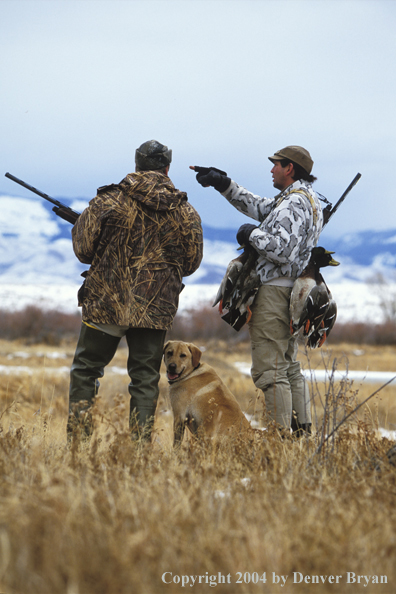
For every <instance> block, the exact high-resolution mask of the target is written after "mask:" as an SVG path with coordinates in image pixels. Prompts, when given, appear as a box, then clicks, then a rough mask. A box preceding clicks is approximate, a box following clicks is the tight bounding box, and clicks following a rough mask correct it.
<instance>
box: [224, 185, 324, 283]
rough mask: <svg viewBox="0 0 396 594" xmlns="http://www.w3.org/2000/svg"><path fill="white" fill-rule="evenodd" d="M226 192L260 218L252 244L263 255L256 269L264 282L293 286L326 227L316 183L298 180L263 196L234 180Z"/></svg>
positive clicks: (235, 203)
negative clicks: (270, 194) (315, 187)
mask: <svg viewBox="0 0 396 594" xmlns="http://www.w3.org/2000/svg"><path fill="white" fill-rule="evenodd" d="M222 195H223V196H224V197H225V198H226V199H227V200H228V202H230V204H232V206H234V207H235V208H237V209H238V210H239V211H240V212H242V213H243V214H245V215H247V216H248V217H250V218H252V219H255V220H256V221H259V227H258V228H257V229H255V230H253V231H252V233H251V234H250V237H249V243H250V244H251V245H252V246H254V248H255V250H256V251H257V252H258V254H259V256H258V259H257V265H256V270H257V273H258V275H259V277H260V281H261V283H262V284H264V283H268V284H273V285H280V286H290V287H291V286H292V285H293V283H294V281H295V280H296V278H297V277H298V276H299V275H300V274H301V272H302V271H303V270H304V268H305V267H306V265H307V264H308V261H309V258H310V255H311V251H312V248H313V247H315V246H316V244H317V242H318V238H319V235H320V232H321V230H322V226H323V215H322V207H321V205H320V202H319V198H318V196H317V195H316V193H315V191H314V190H313V189H312V185H311V184H310V183H308V182H306V181H301V180H297V181H295V182H294V183H293V184H292V185H290V186H289V187H288V188H286V189H285V190H284V191H283V192H281V193H280V194H278V195H277V196H275V197H274V198H261V197H260V196H257V195H256V194H252V193H251V192H249V191H248V190H246V189H245V188H243V187H242V186H239V185H238V184H237V183H236V182H235V181H233V180H231V184H230V185H229V187H228V188H227V190H226V191H225V192H222Z"/></svg>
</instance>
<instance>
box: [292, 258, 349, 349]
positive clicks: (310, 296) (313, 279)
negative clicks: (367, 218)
mask: <svg viewBox="0 0 396 594" xmlns="http://www.w3.org/2000/svg"><path fill="white" fill-rule="evenodd" d="M332 254H334V252H329V251H328V250H326V249H325V248H323V247H316V248H314V249H313V250H312V254H311V258H310V261H309V263H308V266H307V267H306V268H305V269H304V271H303V272H302V273H301V275H300V276H299V278H298V279H297V280H296V281H295V283H294V285H293V289H292V293H291V296H290V331H291V333H292V334H295V333H296V332H298V331H299V330H300V328H303V334H304V336H308V339H309V338H310V337H312V338H311V340H310V341H309V342H310V343H311V344H310V345H309V346H311V348H316V346H321V345H322V344H323V342H324V341H325V340H326V337H327V336H328V334H329V332H330V330H331V328H332V327H333V326H334V323H335V317H336V314H337V306H336V303H335V301H334V299H333V298H332V296H331V292H330V290H329V288H328V287H327V285H326V283H325V281H324V278H323V276H322V275H321V273H320V271H319V269H320V268H324V267H325V266H338V265H339V262H337V261H336V260H334V259H333V257H332ZM330 306H331V307H330ZM329 308H330V309H329ZM319 343H320V344H319ZM313 345H315V346H313Z"/></svg>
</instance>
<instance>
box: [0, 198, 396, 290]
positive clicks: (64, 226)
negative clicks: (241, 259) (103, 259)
mask: <svg viewBox="0 0 396 594" xmlns="http://www.w3.org/2000/svg"><path fill="white" fill-rule="evenodd" d="M63 202H65V203H66V204H68V205H70V206H72V207H73V208H74V209H75V210H77V211H81V210H82V209H83V208H84V206H85V205H86V204H87V202H86V201H83V200H80V201H76V200H74V201H70V200H68V199H67V198H65V199H64V200H63ZM0 208H1V213H2V224H1V230H0V248H1V249H0V279H1V281H2V283H8V284H12V283H14V284H20V283H30V284H34V283H37V284H40V283H41V284H51V283H58V284H59V283H79V281H80V273H81V272H82V271H83V270H85V269H86V268H87V267H86V266H84V265H82V264H80V263H79V262H78V260H77V259H76V257H75V256H74V253H73V249H72V245H71V225H70V224H69V223H67V222H65V221H63V220H62V219H60V218H59V217H57V216H56V215H55V214H54V213H53V212H52V210H51V208H52V207H51V205H50V204H49V203H47V202H45V201H44V200H40V199H39V198H36V197H32V198H30V197H29V198H20V197H11V196H5V195H2V196H0ZM236 231H237V229H221V228H217V227H213V226H209V225H204V242H205V243H204V258H203V262H202V265H201V267H200V269H199V270H198V271H197V272H196V273H195V274H194V275H193V276H192V277H190V278H188V279H186V284H212V283H213V284H218V283H219V282H220V281H221V279H222V278H223V275H224V272H225V269H226V267H227V264H228V262H229V261H230V260H231V259H232V258H235V257H236V256H237V255H238V253H239V252H237V247H238V245H237V242H236V239H235V235H236ZM319 243H320V245H324V247H326V248H327V249H330V250H332V251H334V252H335V258H336V259H337V260H338V261H339V262H340V263H341V266H338V267H337V268H334V269H327V270H326V280H328V281H330V282H343V281H344V280H353V281H357V282H364V281H367V280H368V279H369V278H372V277H373V276H375V275H378V274H382V275H383V276H385V277H386V278H387V279H389V280H392V281H393V280H395V278H396V229H390V230H387V231H381V232H379V231H364V232H360V233H351V234H349V235H347V236H345V237H343V238H342V239H332V238H331V236H329V235H328V233H327V230H326V231H325V232H324V233H323V236H322V238H321V241H320V242H319Z"/></svg>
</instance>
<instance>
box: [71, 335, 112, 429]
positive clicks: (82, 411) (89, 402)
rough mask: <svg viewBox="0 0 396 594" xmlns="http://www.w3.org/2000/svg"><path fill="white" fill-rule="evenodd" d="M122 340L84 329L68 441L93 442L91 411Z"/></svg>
mask: <svg viewBox="0 0 396 594" xmlns="http://www.w3.org/2000/svg"><path fill="white" fill-rule="evenodd" d="M119 342H120V338H118V337H114V336H111V335H110V334H106V333H105V332H102V331H101V330H97V329H96V328H92V327H90V326H87V325H86V324H84V323H83V324H82V325H81V331H80V336H79V339H78V343H77V347H76V352H75V354H74V359H73V363H72V366H71V370H70V390H69V419H68V423H67V435H68V438H70V437H71V436H72V434H75V435H76V434H78V436H79V437H82V438H85V439H86V438H89V437H90V436H91V435H92V432H93V423H92V415H91V408H92V406H93V403H94V399H95V396H96V395H97V393H98V390H99V385H100V384H99V378H102V377H103V375H104V369H105V367H106V365H108V364H109V363H110V361H111V360H112V359H113V357H114V355H115V353H116V350H117V347H118V344H119Z"/></svg>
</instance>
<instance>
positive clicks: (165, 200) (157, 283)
mask: <svg viewBox="0 0 396 594" xmlns="http://www.w3.org/2000/svg"><path fill="white" fill-rule="evenodd" d="M72 238H73V249H74V252H75V254H76V256H77V258H78V259H79V260H80V261H81V262H84V263H87V264H90V265H91V266H90V269H89V271H88V273H87V277H86V279H85V282H84V285H83V287H82V288H81V290H80V292H79V305H82V312H83V319H84V320H85V321H92V322H96V323H102V324H116V325H119V326H129V327H134V328H153V329H162V330H167V329H168V328H170V327H171V325H172V321H173V318H174V316H175V314H176V311H177V307H178V303H179V293H180V290H181V286H182V277H183V276H189V275H190V274H192V273H193V272H194V271H195V270H196V269H197V268H198V267H199V265H200V263H201V260H202V249H203V247H202V246H203V239H202V227H201V219H200V217H199V215H198V213H197V212H196V210H195V209H194V208H193V207H192V206H191V205H190V204H189V202H188V200H187V194H186V193H185V192H181V191H179V190H177V189H176V188H175V187H174V185H173V184H172V182H171V180H170V179H169V177H167V176H166V175H164V174H162V173H159V172H155V171H142V172H139V173H130V174H129V175H127V176H126V177H125V178H124V179H123V180H122V181H121V182H120V184H118V185H111V186H104V187H103V188H99V190H98V194H97V196H96V197H95V198H94V199H93V200H91V201H90V203H89V206H88V207H87V208H86V209H85V210H84V211H83V212H82V214H81V215H80V217H79V218H78V220H77V222H76V224H75V225H74V227H73V231H72Z"/></svg>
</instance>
